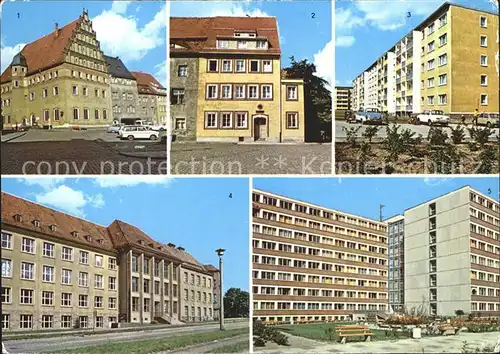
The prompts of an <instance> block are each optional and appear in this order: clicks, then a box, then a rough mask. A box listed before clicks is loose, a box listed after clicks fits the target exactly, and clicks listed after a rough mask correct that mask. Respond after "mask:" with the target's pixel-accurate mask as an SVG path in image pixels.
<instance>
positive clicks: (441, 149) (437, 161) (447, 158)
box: [428, 144, 460, 174]
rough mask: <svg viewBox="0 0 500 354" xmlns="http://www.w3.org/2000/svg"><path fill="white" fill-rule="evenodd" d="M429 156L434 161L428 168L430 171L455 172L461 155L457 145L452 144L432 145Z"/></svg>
mask: <svg viewBox="0 0 500 354" xmlns="http://www.w3.org/2000/svg"><path fill="white" fill-rule="evenodd" d="M429 157H430V160H431V162H432V163H431V165H430V166H429V168H428V170H429V171H428V172H429V173H441V174H450V173H454V172H455V171H456V168H457V167H458V166H459V165H460V155H459V153H458V152H457V150H456V148H455V146H453V145H450V144H445V145H442V146H434V147H432V148H431V151H430V154H429Z"/></svg>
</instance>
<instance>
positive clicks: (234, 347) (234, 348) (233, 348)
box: [207, 339, 250, 353]
mask: <svg viewBox="0 0 500 354" xmlns="http://www.w3.org/2000/svg"><path fill="white" fill-rule="evenodd" d="M249 350H250V343H249V341H248V339H247V340H245V341H244V342H239V343H235V344H230V345H226V346H223V347H219V348H215V349H212V350H210V351H208V352H207V353H248V352H249Z"/></svg>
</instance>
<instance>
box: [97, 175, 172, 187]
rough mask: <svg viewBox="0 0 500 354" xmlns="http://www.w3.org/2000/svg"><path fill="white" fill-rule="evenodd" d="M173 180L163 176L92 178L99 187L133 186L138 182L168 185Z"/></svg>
mask: <svg viewBox="0 0 500 354" xmlns="http://www.w3.org/2000/svg"><path fill="white" fill-rule="evenodd" d="M173 180H174V179H173V178H169V177H165V176H109V177H108V176H103V177H97V178H95V179H93V181H94V183H95V184H97V185H98V186H99V187H101V188H113V187H133V186H137V185H139V184H159V185H169V184H170V183H172V182H173Z"/></svg>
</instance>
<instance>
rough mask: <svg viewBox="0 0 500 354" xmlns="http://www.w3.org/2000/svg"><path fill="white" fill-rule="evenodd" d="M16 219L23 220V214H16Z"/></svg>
mask: <svg viewBox="0 0 500 354" xmlns="http://www.w3.org/2000/svg"><path fill="white" fill-rule="evenodd" d="M14 220H16V221H17V222H23V216H22V215H21V214H16V215H14Z"/></svg>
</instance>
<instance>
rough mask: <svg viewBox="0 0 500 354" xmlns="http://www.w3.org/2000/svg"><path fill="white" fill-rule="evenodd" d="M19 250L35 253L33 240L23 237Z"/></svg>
mask: <svg viewBox="0 0 500 354" xmlns="http://www.w3.org/2000/svg"><path fill="white" fill-rule="evenodd" d="M21 250H22V251H23V252H26V253H35V240H32V239H31V238H26V237H23V239H22V241H21Z"/></svg>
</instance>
